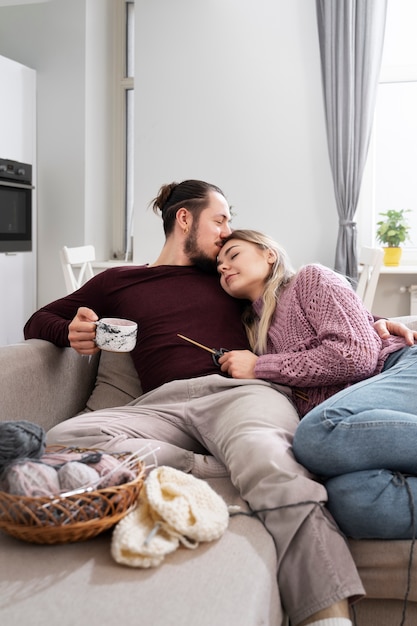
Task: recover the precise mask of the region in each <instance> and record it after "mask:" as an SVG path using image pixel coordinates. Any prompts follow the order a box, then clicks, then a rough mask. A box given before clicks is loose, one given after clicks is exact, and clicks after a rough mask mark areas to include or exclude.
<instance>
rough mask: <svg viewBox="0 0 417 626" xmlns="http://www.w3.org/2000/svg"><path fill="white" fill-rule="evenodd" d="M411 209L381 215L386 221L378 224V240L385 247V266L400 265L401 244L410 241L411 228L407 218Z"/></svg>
mask: <svg viewBox="0 0 417 626" xmlns="http://www.w3.org/2000/svg"><path fill="white" fill-rule="evenodd" d="M409 212H410V210H409V209H400V210H399V211H394V210H392V209H390V210H389V211H386V212H385V213H380V216H381V217H384V218H385V219H383V220H380V221H379V222H377V224H376V225H377V231H376V238H377V240H378V241H379V242H380V243H382V244H383V246H384V265H399V264H400V260H401V254H402V248H401V244H403V243H404V241H407V239H409V234H408V233H409V231H410V226H409V224H408V223H407V220H406V218H405V213H409Z"/></svg>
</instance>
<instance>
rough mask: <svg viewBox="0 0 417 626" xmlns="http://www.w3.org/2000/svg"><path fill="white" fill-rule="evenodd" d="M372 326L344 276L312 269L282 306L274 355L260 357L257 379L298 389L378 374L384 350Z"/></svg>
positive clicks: (274, 333) (272, 343) (302, 274)
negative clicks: (381, 352)
mask: <svg viewBox="0 0 417 626" xmlns="http://www.w3.org/2000/svg"><path fill="white" fill-rule="evenodd" d="M372 322H373V318H372V316H371V315H370V313H368V311H367V310H366V309H365V308H364V307H363V305H362V303H361V301H360V299H359V298H358V297H357V296H356V294H355V293H354V291H353V290H352V288H351V287H350V285H349V284H348V283H347V281H346V280H345V279H344V278H343V277H341V276H339V275H337V274H336V273H335V272H332V271H331V270H329V269H328V268H325V267H322V266H319V265H308V266H306V267H305V268H303V269H302V270H300V272H299V273H298V275H297V277H296V278H295V280H294V285H293V286H292V288H290V289H288V293H286V294H285V293H284V294H283V296H282V301H281V300H280V302H279V303H278V306H277V314H276V318H275V319H274V322H273V325H272V326H271V328H270V332H269V343H270V348H271V352H272V354H265V355H262V356H260V357H259V359H258V361H257V365H256V369H255V374H256V376H257V378H264V379H268V380H272V381H274V382H279V383H283V384H287V385H292V386H298V387H315V386H327V385H334V384H341V383H348V382H354V381H357V380H362V379H364V378H366V377H368V376H370V375H372V374H373V373H374V372H375V369H376V366H377V363H378V357H379V352H380V349H381V340H380V339H379V337H378V335H377V333H376V332H375V330H374V329H373V326H372Z"/></svg>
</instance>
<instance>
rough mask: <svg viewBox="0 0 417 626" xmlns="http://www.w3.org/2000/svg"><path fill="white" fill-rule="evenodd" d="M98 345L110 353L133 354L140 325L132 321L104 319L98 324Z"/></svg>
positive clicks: (112, 318)
mask: <svg viewBox="0 0 417 626" xmlns="http://www.w3.org/2000/svg"><path fill="white" fill-rule="evenodd" d="M96 326H97V329H96V345H97V347H98V348H101V350H107V351H108V352H131V350H133V348H134V347H135V345H136V337H137V333H138V325H137V324H136V322H132V321H131V320H124V319H119V318H114V317H104V318H102V319H100V320H98V322H96Z"/></svg>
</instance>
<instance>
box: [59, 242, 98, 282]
mask: <svg viewBox="0 0 417 626" xmlns="http://www.w3.org/2000/svg"><path fill="white" fill-rule="evenodd" d="M60 258H61V265H62V271H63V272H64V278H65V287H66V289H67V294H68V293H72V292H73V291H76V289H79V288H80V287H81V285H83V284H84V283H85V282H87V280H89V279H90V278H93V276H94V272H93V267H92V265H91V263H92V262H93V261H95V258H96V252H95V249H94V246H78V247H76V248H68V247H67V246H64V247H63V248H62V250H60ZM74 270H75V271H74Z"/></svg>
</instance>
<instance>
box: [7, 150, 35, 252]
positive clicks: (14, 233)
mask: <svg viewBox="0 0 417 626" xmlns="http://www.w3.org/2000/svg"><path fill="white" fill-rule="evenodd" d="M32 193H33V186H32V166H31V165H29V164H28V163H19V162H18V161H10V160H8V159H0V252H28V251H30V250H32Z"/></svg>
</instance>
